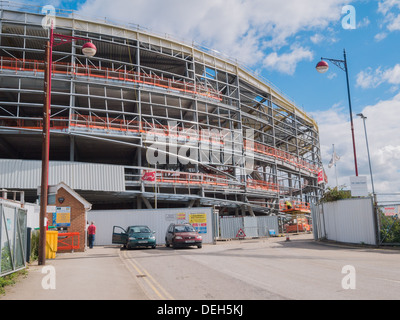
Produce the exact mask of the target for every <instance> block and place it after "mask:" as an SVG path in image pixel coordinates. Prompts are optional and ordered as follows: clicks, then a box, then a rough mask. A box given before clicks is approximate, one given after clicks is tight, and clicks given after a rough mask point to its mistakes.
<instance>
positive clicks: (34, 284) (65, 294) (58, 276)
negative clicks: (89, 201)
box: [0, 246, 148, 300]
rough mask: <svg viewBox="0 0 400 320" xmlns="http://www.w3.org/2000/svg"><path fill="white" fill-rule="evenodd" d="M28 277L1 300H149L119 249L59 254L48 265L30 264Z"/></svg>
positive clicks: (12, 287) (104, 248)
mask: <svg viewBox="0 0 400 320" xmlns="http://www.w3.org/2000/svg"><path fill="white" fill-rule="evenodd" d="M27 271H28V273H27V275H26V276H23V278H19V279H18V280H17V283H16V284H15V285H13V286H7V287H6V288H5V291H6V292H5V294H4V295H1V294H0V300H147V299H148V298H147V296H146V295H145V293H144V291H143V290H142V289H141V287H140V285H139V283H138V281H137V278H136V276H135V275H134V274H133V273H132V272H127V271H129V269H128V268H127V266H126V265H125V263H124V261H123V259H122V258H121V257H120V249H119V247H113V246H106V247H94V248H93V249H87V250H86V251H85V252H74V253H57V255H56V258H55V259H51V260H50V259H47V260H46V263H45V265H44V266H39V265H38V263H37V261H36V262H33V263H31V264H29V265H28V267H27Z"/></svg>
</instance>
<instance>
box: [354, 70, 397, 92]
mask: <svg viewBox="0 0 400 320" xmlns="http://www.w3.org/2000/svg"><path fill="white" fill-rule="evenodd" d="M385 82H386V83H389V84H392V85H398V84H400V64H396V65H395V66H394V67H393V68H389V69H386V70H382V67H378V68H377V69H376V70H373V69H372V68H367V69H366V70H364V71H360V72H359V73H358V75H357V86H358V87H361V88H363V89H369V88H376V87H378V86H380V85H381V84H382V83H385Z"/></svg>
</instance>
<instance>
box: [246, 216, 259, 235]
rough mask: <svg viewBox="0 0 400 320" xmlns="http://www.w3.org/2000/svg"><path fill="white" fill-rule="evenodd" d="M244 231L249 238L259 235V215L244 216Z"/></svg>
mask: <svg viewBox="0 0 400 320" xmlns="http://www.w3.org/2000/svg"><path fill="white" fill-rule="evenodd" d="M243 226H244V229H243V231H244V233H245V234H246V237H247V238H256V237H258V236H259V235H258V223H257V217H243Z"/></svg>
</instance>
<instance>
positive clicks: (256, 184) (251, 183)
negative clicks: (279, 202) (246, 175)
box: [247, 180, 279, 192]
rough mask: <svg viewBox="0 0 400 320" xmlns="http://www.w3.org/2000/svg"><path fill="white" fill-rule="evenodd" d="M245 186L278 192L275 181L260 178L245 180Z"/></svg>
mask: <svg viewBox="0 0 400 320" xmlns="http://www.w3.org/2000/svg"><path fill="white" fill-rule="evenodd" d="M247 188H249V189H257V190H265V191H272V192H279V185H278V184H276V183H271V182H266V181H262V180H247Z"/></svg>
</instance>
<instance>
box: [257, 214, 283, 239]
mask: <svg viewBox="0 0 400 320" xmlns="http://www.w3.org/2000/svg"><path fill="white" fill-rule="evenodd" d="M257 224H258V235H259V236H260V237H267V236H269V230H275V234H278V233H279V224H278V217H277V216H268V217H257Z"/></svg>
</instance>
